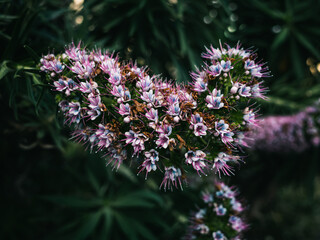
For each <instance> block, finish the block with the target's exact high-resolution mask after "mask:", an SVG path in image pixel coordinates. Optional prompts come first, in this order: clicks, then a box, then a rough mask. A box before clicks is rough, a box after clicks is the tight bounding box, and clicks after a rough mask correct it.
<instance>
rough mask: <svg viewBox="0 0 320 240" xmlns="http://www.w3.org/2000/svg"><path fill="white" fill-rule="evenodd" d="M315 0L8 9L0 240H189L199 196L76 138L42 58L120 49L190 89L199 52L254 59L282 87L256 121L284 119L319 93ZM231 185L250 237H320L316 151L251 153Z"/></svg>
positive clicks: (102, 0) (2, 33)
mask: <svg viewBox="0 0 320 240" xmlns="http://www.w3.org/2000/svg"><path fill="white" fill-rule="evenodd" d="M319 14H320V1H317V0H314V1H313V0H307V1H299V0H286V1H278V0H270V1H262V0H240V1H227V0H214V1H204V0H198V1H194V0H184V1H182V0H168V1H165V0H153V1H151V0H141V1H138V0H85V1H84V2H83V1H80V0H78V1H76V0H75V1H62V0H61V1H59V0H43V1H36V0H24V1H23V0H20V1H19V0H12V1H11V0H0V46H1V47H0V103H1V117H0V130H1V135H0V137H1V139H0V141H1V144H0V148H1V150H0V151H1V157H0V158H1V161H0V164H1V165H0V176H1V179H0V181H1V195H0V206H1V211H0V219H1V222H0V238H1V239H115V240H116V239H130V240H131V239H133V240H134V239H180V238H181V237H182V236H183V234H184V232H185V228H186V226H187V223H188V216H189V213H190V211H191V210H194V209H195V206H196V205H197V203H199V202H200V195H199V192H200V191H201V190H203V189H205V187H206V184H210V183H212V180H210V179H205V178H201V179H200V180H201V182H197V181H196V180H194V181H193V182H191V183H190V185H189V186H187V187H185V188H184V191H182V192H181V191H179V190H177V191H174V192H166V193H165V192H163V191H159V190H158V183H159V182H160V181H161V176H154V175H153V176H152V177H149V179H148V181H144V177H143V176H139V177H137V176H136V171H135V170H134V169H131V168H129V167H128V166H127V167H126V166H123V167H121V168H120V169H119V171H118V172H115V171H111V169H110V168H106V167H105V160H104V159H103V158H101V157H100V156H98V155H97V154H90V153H88V152H86V151H85V150H84V148H83V147H82V146H81V145H78V144H76V143H74V142H72V141H70V140H69V132H70V130H69V129H68V128H67V127H64V126H63V124H62V122H63V120H62V119H61V116H60V115H59V114H58V115H57V109H56V103H55V100H54V96H53V95H52V93H51V92H50V87H48V86H46V85H44V84H43V83H42V76H41V75H40V74H39V72H38V70H37V64H38V63H39V59H40V57H41V55H43V54H47V53H48V52H54V53H59V52H60V51H62V50H63V48H64V47H65V45H66V44H68V43H70V42H71V41H72V40H73V41H75V42H78V41H79V40H82V41H83V43H84V44H85V45H86V46H87V47H88V48H92V47H95V46H98V47H102V48H107V49H110V50H111V51H113V50H115V51H116V52H119V53H120V56H121V58H122V59H136V60H137V62H138V63H139V64H140V65H148V66H149V67H150V68H151V69H152V71H153V73H157V74H158V73H162V76H163V77H167V78H171V79H176V81H178V82H187V81H190V77H189V71H190V70H193V69H194V66H195V65H198V66H200V64H201V59H200V54H201V52H203V51H204V46H209V45H210V44H213V45H214V46H216V47H217V46H218V42H219V39H221V41H222V42H226V43H228V44H229V45H231V46H233V45H234V44H236V43H237V42H238V41H241V43H242V45H243V46H244V48H249V47H251V46H253V48H254V49H258V54H259V56H260V58H263V60H264V61H266V62H268V65H269V68H270V70H271V72H272V75H273V77H271V78H268V79H266V80H265V85H266V86H268V87H269V89H270V91H269V93H268V96H269V97H270V99H269V101H266V102H265V101H261V102H259V104H260V109H261V110H260V113H261V114H262V115H263V116H268V115H288V114H294V113H297V112H298V111H300V110H302V109H303V108H304V107H306V106H308V105H310V104H312V103H313V102H314V101H315V100H316V99H318V98H319V97H320V76H319V71H320V63H319V62H320V28H319V26H320V18H319ZM248 155H249V156H248V158H247V159H246V164H243V165H242V166H241V169H240V171H237V173H236V176H235V177H231V178H228V179H226V180H227V181H228V182H230V184H234V185H237V187H238V188H239V189H240V191H241V193H242V198H243V199H246V202H247V204H248V206H249V209H248V216H247V219H248V222H249V223H250V229H249V231H248V232H247V233H246V238H247V239H265V240H273V239H279V240H284V239H290V240H295V239H320V229H319V226H320V179H319V165H320V164H319V160H320V157H319V148H318V149H317V148H316V147H310V148H309V149H308V150H306V151H304V152H302V153H294V152H291V153H287V154H284V153H281V152H280V153H270V152H268V151H261V150H260V151H259V152H253V151H251V152H249V153H248Z"/></svg>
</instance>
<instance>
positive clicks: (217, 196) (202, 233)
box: [184, 182, 248, 240]
mask: <svg viewBox="0 0 320 240" xmlns="http://www.w3.org/2000/svg"><path fill="white" fill-rule="evenodd" d="M237 195H238V192H237V190H236V189H235V188H234V187H229V186H227V185H226V184H224V183H223V182H216V183H215V188H214V190H211V191H207V192H203V193H202V200H203V204H202V206H201V208H200V209H198V211H196V212H193V213H192V215H191V217H190V224H189V226H188V229H187V234H186V236H185V237H184V239H185V240H191V239H199V240H220V239H223V240H235V239H238V240H240V239H242V233H243V231H244V230H246V229H247V228H248V224H247V223H246V222H245V220H244V218H243V213H244V210H245V208H244V207H243V205H242V203H241V202H240V201H239V200H238V198H237Z"/></svg>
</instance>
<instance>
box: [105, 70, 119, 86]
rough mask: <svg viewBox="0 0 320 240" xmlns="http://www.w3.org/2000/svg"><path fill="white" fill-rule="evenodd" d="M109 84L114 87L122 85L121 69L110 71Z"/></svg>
mask: <svg viewBox="0 0 320 240" xmlns="http://www.w3.org/2000/svg"><path fill="white" fill-rule="evenodd" d="M108 81H109V83H111V84H112V85H119V84H120V83H121V73H120V69H118V68H115V69H111V70H110V71H109V78H108Z"/></svg>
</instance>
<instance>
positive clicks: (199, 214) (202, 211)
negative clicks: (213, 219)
mask: <svg viewBox="0 0 320 240" xmlns="http://www.w3.org/2000/svg"><path fill="white" fill-rule="evenodd" d="M206 213H207V211H206V209H200V210H199V211H198V212H197V213H196V214H195V215H194V217H195V218H196V219H203V218H204V216H205V215H206Z"/></svg>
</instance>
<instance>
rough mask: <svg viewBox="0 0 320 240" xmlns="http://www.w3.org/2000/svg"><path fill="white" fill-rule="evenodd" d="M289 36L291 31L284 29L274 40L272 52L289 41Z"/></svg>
mask: <svg viewBox="0 0 320 240" xmlns="http://www.w3.org/2000/svg"><path fill="white" fill-rule="evenodd" d="M288 35H289V29H288V28H284V29H283V30H282V31H281V32H280V33H279V34H278V35H277V36H276V38H275V39H274V41H273V43H272V45H271V49H272V50H275V49H277V48H278V47H279V46H280V45H281V44H283V42H284V41H285V40H286V39H287V37H288Z"/></svg>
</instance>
